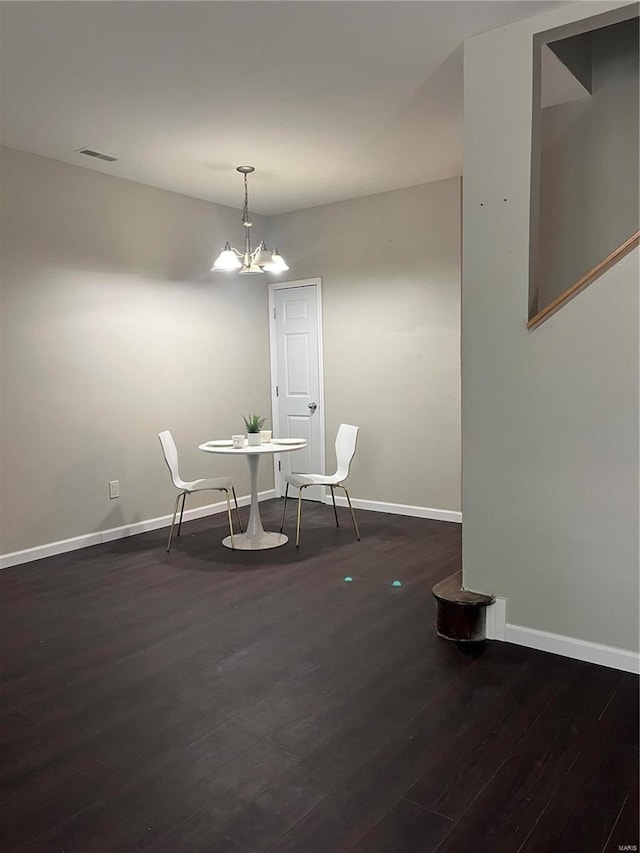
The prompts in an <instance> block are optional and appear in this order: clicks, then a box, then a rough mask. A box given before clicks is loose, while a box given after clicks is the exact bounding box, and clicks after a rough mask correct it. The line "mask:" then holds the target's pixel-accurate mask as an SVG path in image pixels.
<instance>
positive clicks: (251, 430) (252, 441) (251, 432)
mask: <svg viewBox="0 0 640 853" xmlns="http://www.w3.org/2000/svg"><path fill="white" fill-rule="evenodd" d="M242 417H243V419H244V425H245V427H246V428H247V444H248V445H249V446H250V447H254V446H256V445H258V444H260V430H261V429H262V427H263V426H264V422H265V421H266V418H261V417H260V416H259V415H256V414H254V413H253V412H252V413H251V414H250V415H243V416H242Z"/></svg>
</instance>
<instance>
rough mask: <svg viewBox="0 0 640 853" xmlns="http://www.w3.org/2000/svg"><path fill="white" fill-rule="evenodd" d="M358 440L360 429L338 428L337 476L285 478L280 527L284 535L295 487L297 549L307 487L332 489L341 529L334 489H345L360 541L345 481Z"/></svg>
mask: <svg viewBox="0 0 640 853" xmlns="http://www.w3.org/2000/svg"><path fill="white" fill-rule="evenodd" d="M357 438H358V427H357V426H352V425H351V424H340V426H339V427H338V434H337V435H336V459H337V461H338V469H337V471H336V473H335V474H333V475H331V476H327V475H326V474H289V475H288V476H286V477H285V482H286V484H287V486H286V489H285V492H284V505H283V507H282V524H281V525H280V533H282V529H283V527H284V516H285V512H286V511H287V496H288V493H289V486H290V485H291V486H293V487H294V488H296V489H298V521H297V526H296V548H298V547H299V545H300V516H301V511H302V490H303V489H306V488H307V486H329V488H330V489H331V500H332V501H333V513H334V515H335V517H336V526H337V527H340V522H339V521H338V511H337V510H336V497H335V494H334V489H335V488H336V487H338V488H340V489H343V490H344V493H345V495H346V496H347V503H348V504H349V509H350V510H351V518H352V519H353V526H354V528H355V531H356V539H357V540H358V541H360V531H359V530H358V524H357V522H356V517H355V515H354V514H353V507H352V506H351V498H350V497H349V492H348V491H347V487H346V486H345V484H344V481H345V480H346V479H347V477H348V476H349V466H350V465H351V460H352V459H353V456H354V454H355V452H356V440H357Z"/></svg>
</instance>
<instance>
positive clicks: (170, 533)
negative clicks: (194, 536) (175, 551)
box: [167, 492, 184, 553]
mask: <svg viewBox="0 0 640 853" xmlns="http://www.w3.org/2000/svg"><path fill="white" fill-rule="evenodd" d="M181 495H184V492H178V494H177V495H176V502H175V504H174V507H173V520H172V521H171V530H170V531H169V541H168V542H167V553H168V552H169V551H170V550H171V540H172V538H173V528H174V527H175V524H176V515H177V514H178V501H179V500H180V496H181ZM182 506H183V508H184V501H183V503H182Z"/></svg>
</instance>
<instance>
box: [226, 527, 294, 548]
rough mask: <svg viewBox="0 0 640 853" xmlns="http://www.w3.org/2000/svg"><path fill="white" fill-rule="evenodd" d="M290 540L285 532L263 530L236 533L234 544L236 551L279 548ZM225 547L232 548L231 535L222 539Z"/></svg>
mask: <svg viewBox="0 0 640 853" xmlns="http://www.w3.org/2000/svg"><path fill="white" fill-rule="evenodd" d="M288 541H289V537H288V536H285V535H284V533H269V532H268V531H266V530H262V531H260V532H258V533H234V535H233V544H234V546H235V549H236V551H262V550H264V549H266V548H279V547H280V546H281V545H285V544H286V543H287V542H288ZM222 544H223V545H224V547H225V548H231V547H232V545H231V537H230V536H227V537H225V538H224V539H223V540H222Z"/></svg>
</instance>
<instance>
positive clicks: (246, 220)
mask: <svg viewBox="0 0 640 853" xmlns="http://www.w3.org/2000/svg"><path fill="white" fill-rule="evenodd" d="M236 171H238V172H240V174H241V175H244V204H243V205H242V224H243V226H244V249H243V251H239V250H238V249H234V248H233V247H232V246H231V244H230V243H229V242H228V241H227V242H226V243H225V244H224V247H223V249H222V251H221V252H220V254H219V255H218V257H217V258H216V259H215V261H214V262H213V266H212V267H211V271H212V272H238V273H239V274H240V275H254V274H257V273H263V272H271V273H280V272H285V271H286V270H288V269H289V267H288V266H287V264H286V263H285V261H284V258H283V257H282V255H281V254H280V253H279V252H278V250H277V249H267V247H266V245H265V242H264V240H261V241H260V244H259V245H258V248H257V249H252V248H251V232H250V230H249V229H250V228H251V226H252V225H253V223H252V222H251V219H250V217H249V191H248V187H247V175H250V174H251V172H255V169H254V167H253V166H238V167H237V170H236Z"/></svg>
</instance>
